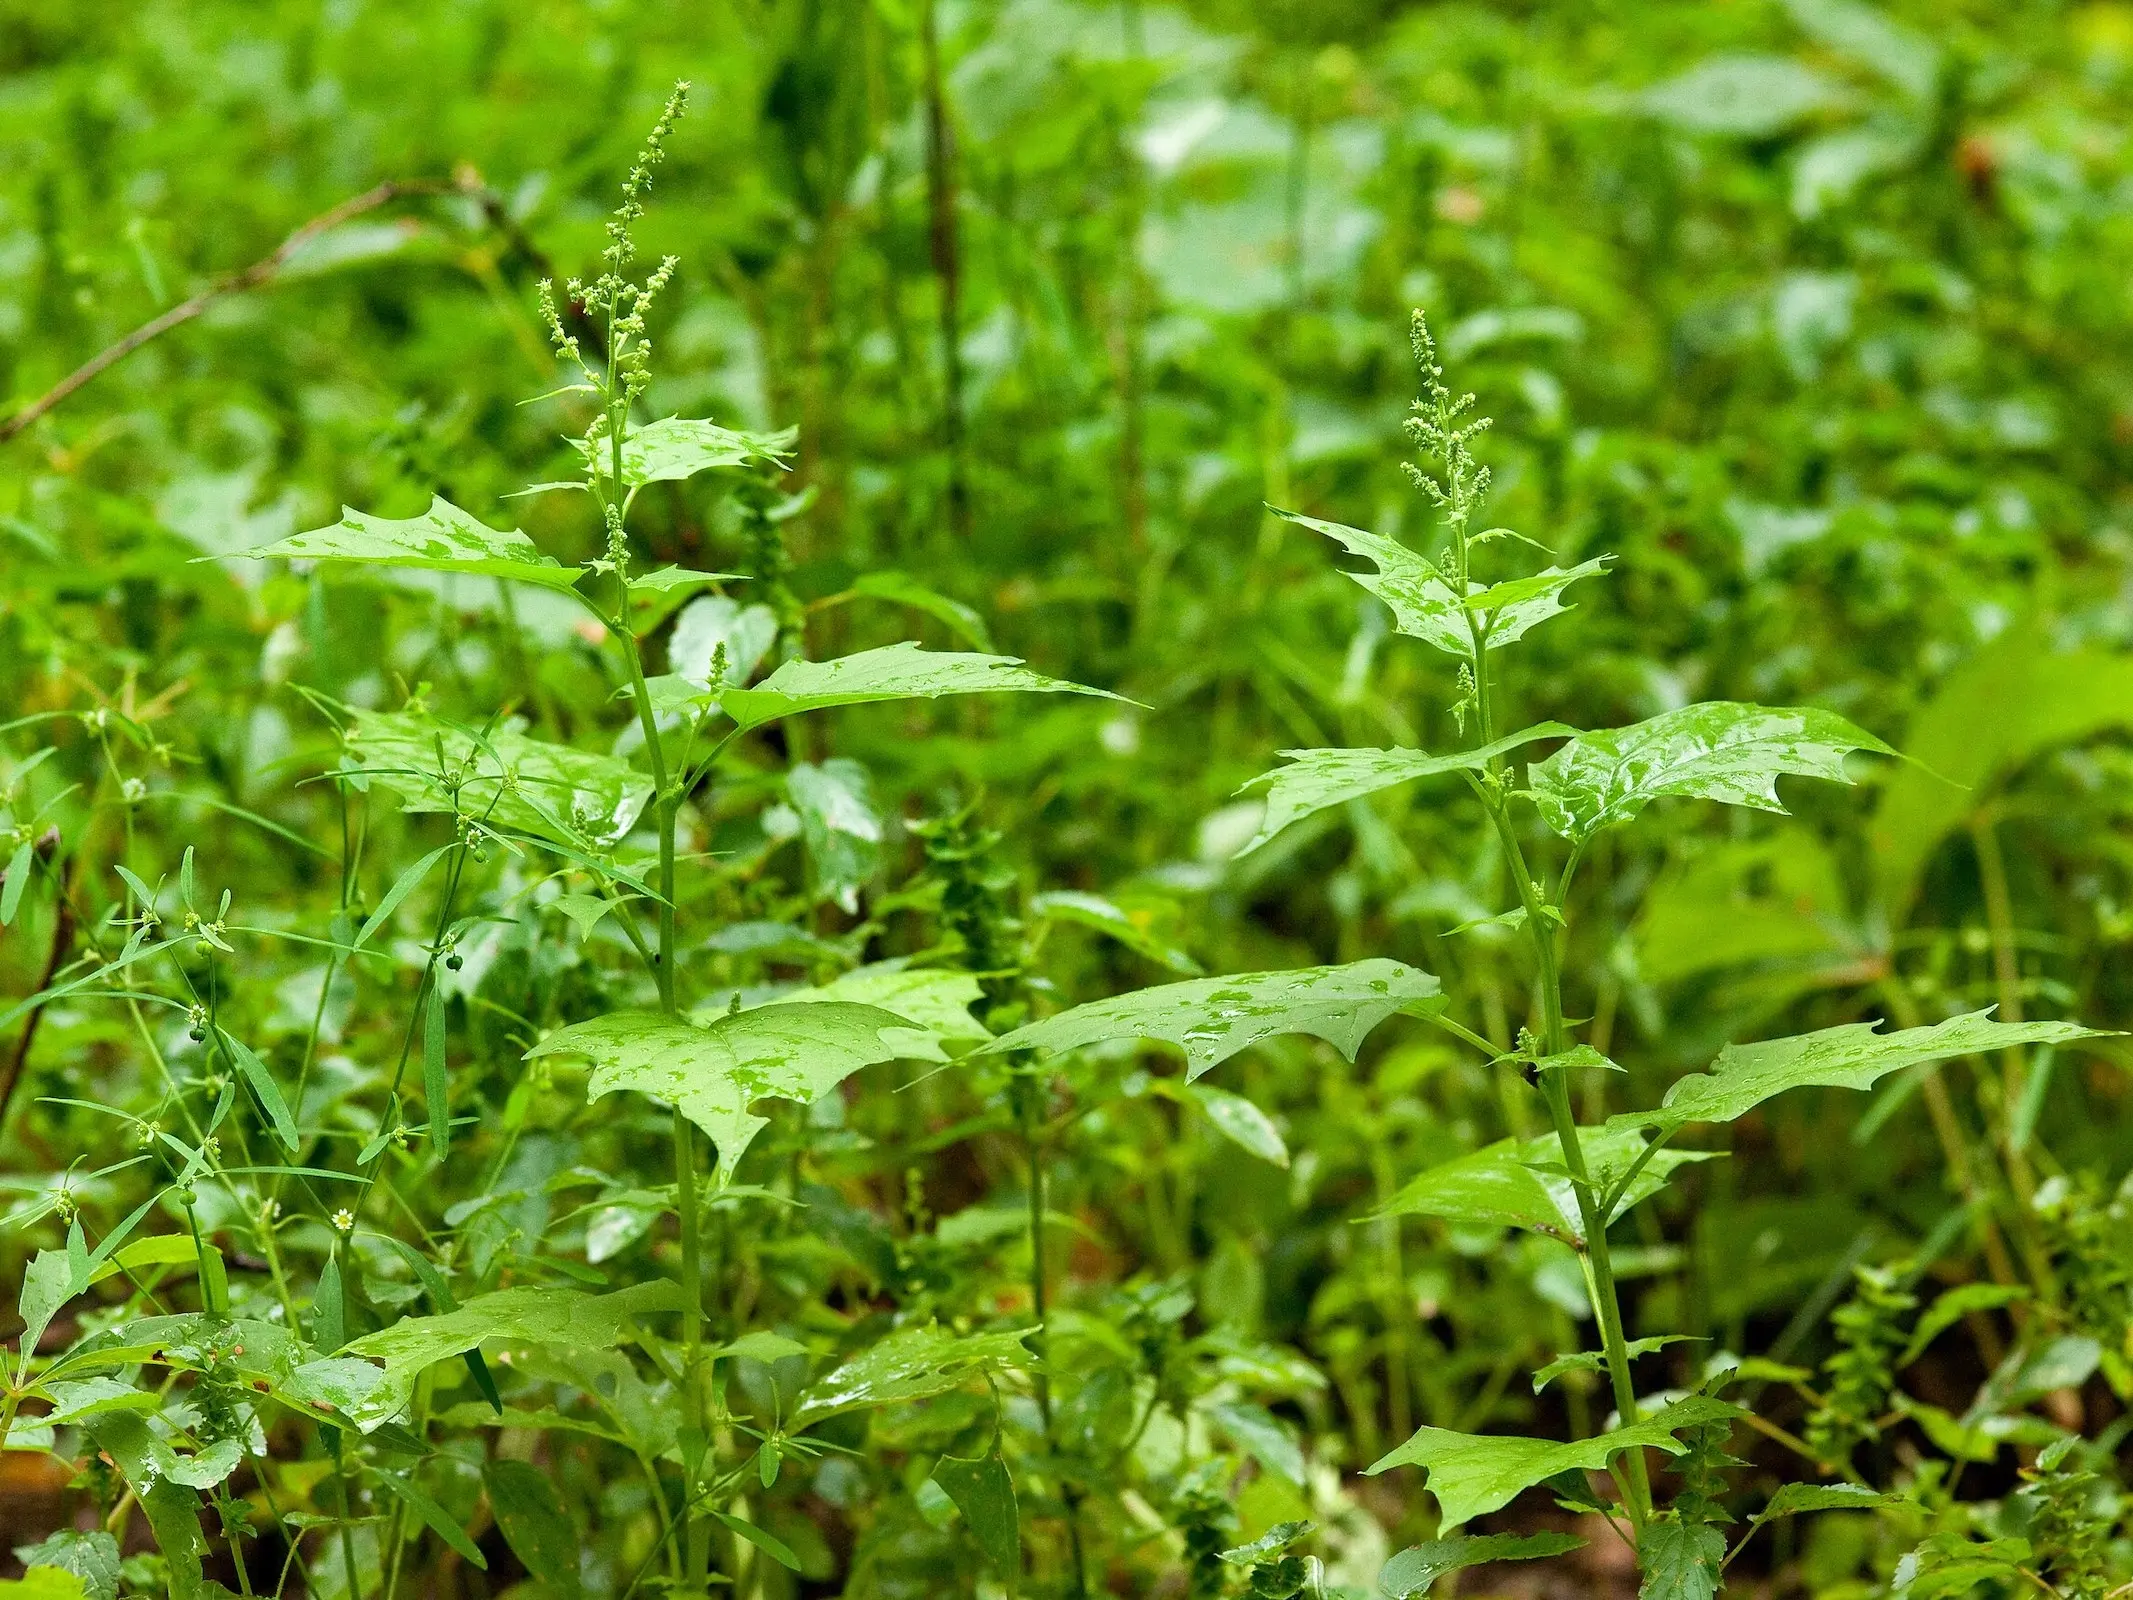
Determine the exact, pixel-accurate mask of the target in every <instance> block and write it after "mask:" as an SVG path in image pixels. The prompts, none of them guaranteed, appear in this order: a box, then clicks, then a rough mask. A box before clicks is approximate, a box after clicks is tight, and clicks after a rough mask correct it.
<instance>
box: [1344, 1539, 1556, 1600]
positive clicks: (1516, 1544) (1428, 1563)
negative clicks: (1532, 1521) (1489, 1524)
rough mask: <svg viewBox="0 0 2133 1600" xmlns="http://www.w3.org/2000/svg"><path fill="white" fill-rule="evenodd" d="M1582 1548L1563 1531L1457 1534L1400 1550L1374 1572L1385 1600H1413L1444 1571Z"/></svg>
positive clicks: (1542, 1556) (1538, 1557)
mask: <svg viewBox="0 0 2133 1600" xmlns="http://www.w3.org/2000/svg"><path fill="white" fill-rule="evenodd" d="M1584 1548H1585V1541H1584V1540H1583V1539H1579V1538H1576V1537H1573V1536H1572V1535H1570V1534H1567V1533H1483V1534H1475V1533H1461V1534H1454V1535H1453V1536H1452V1537H1451V1538H1449V1539H1432V1540H1430V1541H1429V1543H1427V1544H1418V1545H1415V1546H1413V1547H1412V1548H1410V1549H1406V1550H1402V1551H1401V1552H1400V1553H1399V1554H1398V1555H1396V1556H1394V1557H1393V1558H1392V1559H1391V1560H1390V1561H1388V1562H1386V1563H1385V1568H1384V1570H1383V1571H1382V1572H1380V1573H1379V1574H1378V1587H1379V1588H1380V1589H1381V1590H1383V1591H1384V1593H1385V1595H1386V1597H1387V1600H1414V1597H1415V1596H1418V1595H1426V1594H1428V1593H1429V1587H1430V1585H1431V1584H1433V1583H1435V1582H1436V1581H1437V1580H1438V1579H1439V1578H1441V1577H1443V1576H1444V1575H1445V1574H1446V1573H1447V1572H1458V1571H1460V1570H1461V1569H1462V1568H1465V1567H1479V1566H1484V1565H1486V1564H1487V1563H1489V1562H1491V1561H1537V1560H1541V1559H1544V1558H1546V1557H1548V1556H1561V1555H1568V1554H1569V1553H1570V1552H1571V1551H1573V1550H1582V1549H1584Z"/></svg>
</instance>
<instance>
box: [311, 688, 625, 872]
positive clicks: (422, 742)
mask: <svg viewBox="0 0 2133 1600" xmlns="http://www.w3.org/2000/svg"><path fill="white" fill-rule="evenodd" d="M347 742H348V753H349V756H350V758H351V759H350V765H351V766H353V767H356V768H359V769H361V770H362V771H364V772H366V773H368V774H369V775H370V780H371V781H372V782H373V783H376V784H378V785H380V786H382V787H384V788H386V789H388V790H390V791H391V792H392V793H394V794H396V795H398V796H400V798H401V800H402V802H403V803H404V805H405V807H406V809H407V810H409V811H413V812H440V811H441V812H450V811H451V810H452V809H453V793H452V787H451V786H452V785H454V784H456V785H457V789H458V810H459V811H460V812H461V813H462V814H464V815H467V816H471V817H474V818H475V819H477V820H479V821H482V822H485V823H487V824H488V825H489V826H491V827H497V828H507V829H515V830H518V831H520V832H524V833H530V834H535V835H537V836H539V837H542V838H548V839H557V840H562V841H566V842H567V841H571V840H575V839H579V838H584V839H589V840H592V841H594V842H597V843H607V842H610V841H613V840H615V839H618V838H620V837H621V836H622V835H623V834H624V833H626V832H627V831H628V830H629V827H630V825H631V824H632V823H633V822H635V821H636V820H637V816H638V813H639V812H641V811H642V810H643V809H644V805H645V802H646V801H647V800H649V799H650V798H651V794H652V786H651V783H650V781H649V780H648V779H645V778H642V777H640V776H638V774H637V773H636V771H635V770H634V769H633V768H631V766H630V765H629V763H628V762H626V761H619V760H617V759H616V758H615V757H613V756H605V755H600V754H597V753H595V752H594V751H591V750H578V749H574V748H572V747H571V746H569V745H561V744H554V743H551V742H550V741H548V740H546V739H536V738H534V737H532V736H531V735H530V734H528V733H527V732H526V731H525V729H524V728H523V726H522V725H520V724H519V723H518V722H517V721H515V720H512V721H505V722H502V723H499V724H497V725H496V726H495V727H493V728H490V729H489V730H488V731H487V732H486V733H484V734H483V735H481V737H479V738H477V737H476V736H475V734H474V733H473V732H470V731H468V730H466V729H463V728H459V727H456V726H454V725H452V724H450V723H447V722H445V721H443V720H441V719H440V718H437V717H433V716H429V715H427V714H426V713H423V712H418V711H359V712H357V713H356V714H355V718H354V720H353V721H352V722H351V723H350V724H349V728H348V733H347Z"/></svg>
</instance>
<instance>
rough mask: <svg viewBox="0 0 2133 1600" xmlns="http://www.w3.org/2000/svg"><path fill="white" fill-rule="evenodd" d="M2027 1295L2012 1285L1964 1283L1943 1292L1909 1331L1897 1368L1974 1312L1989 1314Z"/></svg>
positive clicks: (2026, 1292)
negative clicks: (1909, 1339)
mask: <svg viewBox="0 0 2133 1600" xmlns="http://www.w3.org/2000/svg"><path fill="white" fill-rule="evenodd" d="M2028 1298H2029V1291H2028V1290H2027V1289H2025V1288H2023V1287H2022V1286H2021V1285H2020V1284H2014V1283H1964V1284H1958V1285H1957V1286H1956V1287H1955V1288H1953V1289H1948V1290H1945V1291H1943V1292H1942V1293H1941V1294H1940V1295H1939V1296H1938V1297H1937V1298H1936V1299H1935V1300H1934V1302H1933V1304H1932V1306H1931V1307H1930V1308H1928V1310H1927V1311H1926V1313H1925V1315H1924V1316H1922V1317H1920V1318H1919V1319H1918V1325H1917V1326H1916V1327H1914V1328H1913V1329H1912V1330H1911V1342H1910V1343H1909V1344H1907V1345H1905V1346H1904V1348H1903V1354H1902V1355H1901V1356H1900V1357H1898V1358H1897V1361H1896V1365H1897V1366H1898V1367H1899V1368H1901V1367H1908V1366H1909V1365H1910V1364H1911V1363H1912V1362H1914V1361H1916V1360H1917V1359H1918V1358H1919V1357H1920V1356H1922V1355H1924V1354H1925V1353H1926V1347H1927V1346H1928V1345H1930V1344H1931V1343H1932V1342H1933V1341H1934V1340H1935V1339H1937V1338H1939V1337H1940V1336H1941V1334H1943V1333H1945V1332H1946V1331H1947V1330H1948V1329H1950V1328H1952V1327H1954V1326H1955V1324H1957V1323H1958V1322H1960V1321H1962V1320H1963V1318H1965V1317H1967V1316H1969V1315H1970V1313H1971V1312H1973V1311H1991V1310H1996V1309H1998V1308H1999V1307H2001V1306H2009V1305H2013V1304H2014V1303H2015V1302H2017V1301H2019V1300H2027V1299H2028Z"/></svg>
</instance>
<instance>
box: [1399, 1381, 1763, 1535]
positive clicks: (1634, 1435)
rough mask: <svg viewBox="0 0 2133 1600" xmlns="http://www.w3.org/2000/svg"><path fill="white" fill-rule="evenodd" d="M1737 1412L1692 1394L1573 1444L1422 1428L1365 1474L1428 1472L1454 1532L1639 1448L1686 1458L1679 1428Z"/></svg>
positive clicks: (1720, 1419) (1431, 1488)
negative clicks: (1522, 1496) (1566, 1476)
mask: <svg viewBox="0 0 2133 1600" xmlns="http://www.w3.org/2000/svg"><path fill="white" fill-rule="evenodd" d="M1739 1415H1740V1412H1739V1409H1738V1408H1737V1407H1734V1406H1730V1405H1727V1404H1726V1403H1725V1402H1724V1401H1722V1400H1713V1399H1711V1398H1709V1397H1708V1396H1705V1395H1691V1396H1689V1397H1688V1398H1687V1399H1685V1400H1677V1401H1675V1402H1674V1403H1673V1404H1672V1405H1670V1406H1667V1407H1665V1408H1664V1409H1663V1410H1661V1411H1659V1412H1657V1413H1656V1414H1654V1415H1652V1416H1650V1417H1646V1418H1645V1419H1643V1420H1642V1421H1640V1422H1635V1423H1632V1424H1630V1425H1629V1426H1628V1427H1624V1428H1616V1429H1614V1430H1613V1431H1612V1432H1610V1433H1603V1434H1600V1435H1598V1436H1596V1437H1594V1438H1591V1439H1581V1440H1578V1441H1577V1442H1575V1443H1573V1444H1558V1443H1556V1442H1554V1441H1553V1440H1549V1439H1519V1438H1511V1437H1505V1436H1501V1435H1496V1434H1473V1433H1454V1432H1452V1431H1451V1430H1450V1429H1448V1428H1421V1429H1417V1430H1416V1432H1415V1435H1414V1437H1413V1438H1411V1439H1409V1440H1408V1441H1407V1443H1405V1444H1403V1445H1401V1446H1400V1447H1399V1448H1398V1449H1397V1450H1394V1451H1392V1452H1390V1453H1389V1454H1387V1455H1385V1456H1384V1457H1382V1458H1381V1459H1379V1460H1378V1461H1377V1462H1376V1463H1375V1464H1373V1465H1372V1466H1371V1467H1369V1468H1368V1469H1367V1471H1366V1473H1365V1475H1366V1476H1375V1475H1376V1474H1378V1473H1380V1472H1389V1471H1390V1470H1392V1469H1393V1468H1394V1467H1422V1468H1425V1469H1427V1471H1428V1473H1429V1479H1428V1483H1427V1485H1426V1487H1427V1488H1428V1489H1429V1491H1430V1493H1432V1494H1434V1495H1435V1496H1436V1497H1437V1505H1438V1507H1439V1509H1440V1511H1441V1512H1442V1516H1443V1520H1442V1523H1441V1526H1442V1527H1444V1528H1445V1529H1446V1530H1450V1529H1453V1528H1456V1527H1458V1526H1459V1525H1460V1524H1462V1523H1464V1522H1468V1521H1470V1520H1472V1519H1473V1518H1475V1517H1478V1516H1484V1515H1486V1514H1487V1513H1489V1512H1491V1511H1494V1510H1497V1509H1498V1508H1499V1507H1502V1506H1506V1505H1509V1504H1510V1503H1511V1501H1512V1500H1513V1499H1515V1498H1516V1497H1517V1495H1518V1492H1519V1491H1520V1490H1521V1489H1529V1488H1531V1487H1532V1486H1533V1485H1534V1484H1537V1483H1541V1482H1543V1481H1545V1480H1546V1479H1549V1478H1552V1477H1554V1476H1555V1475H1556V1474H1557V1473H1559V1472H1573V1471H1579V1470H1584V1471H1588V1472H1598V1471H1600V1470H1602V1469H1603V1468H1605V1467H1606V1465H1607V1464H1608V1462H1610V1461H1612V1460H1613V1459H1614V1458H1615V1457H1616V1456H1617V1455H1619V1454H1621V1453H1622V1452H1623V1451H1624V1450H1629V1449H1634V1448H1637V1447H1640V1446H1641V1447H1645V1448H1650V1449H1656V1450H1664V1451H1666V1452H1667V1453H1668V1454H1669V1455H1680V1454H1681V1453H1682V1451H1683V1449H1684V1446H1683V1445H1681V1444H1680V1443H1679V1442H1678V1441H1677V1440H1676V1439H1675V1438H1674V1430H1675V1429H1677V1428H1692V1427H1702V1426H1705V1425H1707V1424H1711V1423H1716V1422H1725V1421H1729V1420H1730V1419H1732V1418H1734V1417H1737V1416H1739Z"/></svg>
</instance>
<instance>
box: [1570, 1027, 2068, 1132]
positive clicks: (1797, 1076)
mask: <svg viewBox="0 0 2133 1600" xmlns="http://www.w3.org/2000/svg"><path fill="white" fill-rule="evenodd" d="M1879 1026H1880V1024H1879V1023H1874V1022H1847V1023H1844V1024H1842V1025H1841V1026H1839V1027H1835V1028H1823V1029H1821V1030H1820V1031H1818V1032H1815V1033H1803V1034H1797V1035H1795V1036H1794V1037H1792V1038H1789V1039H1769V1040H1765V1041H1763V1042H1762V1043H1760V1044H1729V1045H1727V1046H1726V1047H1725V1049H1723V1050H1721V1051H1720V1052H1719V1053H1718V1059H1717V1060H1716V1061H1714V1062H1713V1063H1712V1064H1711V1070H1710V1071H1709V1072H1708V1073H1691V1074H1690V1075H1689V1076H1687V1077H1685V1078H1682V1079H1680V1080H1679V1081H1678V1082H1676V1083H1675V1085H1674V1086H1673V1087H1672V1088H1671V1089H1669V1090H1667V1092H1666V1099H1665V1100H1664V1101H1662V1102H1661V1103H1660V1106H1659V1109H1658V1110H1656V1111H1635V1112H1628V1113H1625V1114H1624V1115H1622V1116H1618V1117H1611V1118H1609V1119H1608V1126H1609V1127H1617V1126H1621V1127H1633V1126H1635V1127H1657V1128H1678V1127H1683V1126H1685V1125H1687V1124H1689V1123H1691V1122H1731V1121H1733V1119H1734V1118H1736V1117H1740V1116H1744V1115H1746V1114H1747V1113H1748V1112H1750V1111H1752V1110H1754V1109H1755V1108H1756V1107H1757V1106H1759V1105H1761V1104H1762V1103H1763V1102H1764V1101H1765V1100H1768V1099H1769V1098H1771V1096H1773V1095H1779V1094H1783V1093H1784V1092H1785V1091H1786V1090H1787V1089H1804V1088H1828V1089H1870V1088H1872V1087H1873V1086H1874V1084H1875V1083H1877V1082H1878V1081H1879V1080H1880V1079H1882V1078H1884V1077H1886V1076H1887V1075H1888V1074H1889V1073H1891V1072H1897V1071H1900V1070H1902V1069H1903V1068H1905V1067H1915V1066H1917V1065H1919V1064H1920V1063H1921V1062H1926V1061H1945V1060H1947V1059H1948V1058H1949V1057H1950V1056H1967V1055H1979V1054H1983V1053H1984V1052H1986V1051H1991V1050H2004V1049H2006V1048H2008V1047H2009V1046H2010V1045H2018V1044H2064V1043H2066V1042H2068V1041H2070V1040H2074V1039H2095V1038H2101V1037H2104V1035H2103V1034H2101V1033H2100V1032H2099V1031H2098V1030H2096V1029H2094V1028H2084V1027H2082V1026H2080V1025H2079V1024H2078V1023H2072V1022H1995V1021H1993V1020H1992V1013H1991V1011H1990V1010H1986V1011H1972V1012H1968V1013H1966V1014H1964V1015H1962V1016H1959V1017H1950V1018H1949V1019H1948V1020H1947V1021H1945V1022H1936V1023H1934V1024H1933V1025H1932V1026H1931V1027H1925V1028H1904V1029H1900V1030H1899V1031H1897V1032H1895V1033H1880V1032H1877V1031H1876V1030H1877V1029H1878V1028H1879Z"/></svg>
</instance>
